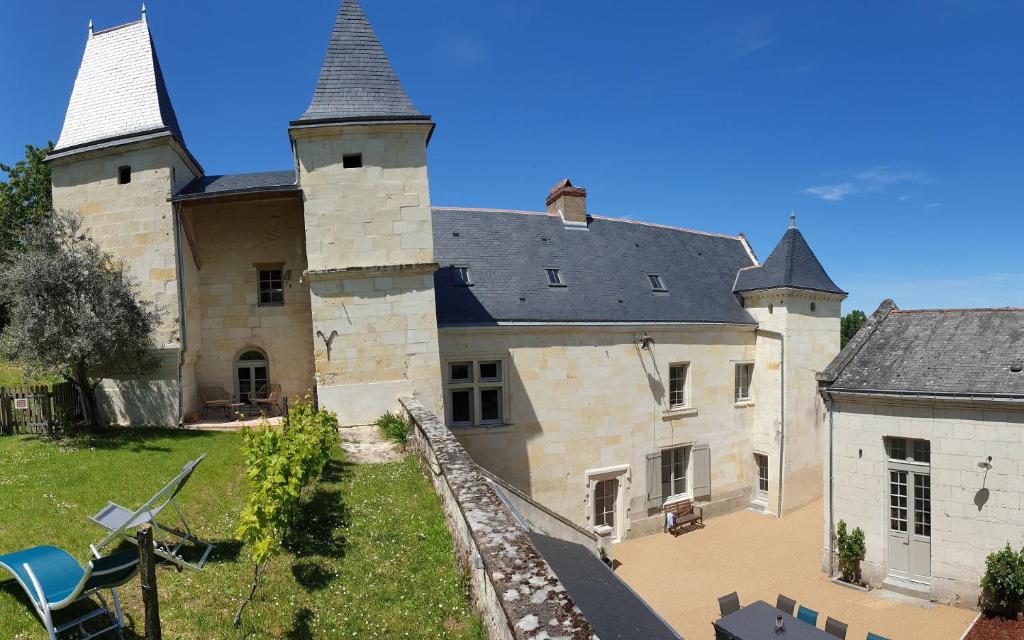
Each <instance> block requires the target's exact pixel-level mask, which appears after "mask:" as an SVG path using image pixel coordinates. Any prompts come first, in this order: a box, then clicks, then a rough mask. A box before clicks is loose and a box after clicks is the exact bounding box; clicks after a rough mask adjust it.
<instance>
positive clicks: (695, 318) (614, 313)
mask: <svg viewBox="0 0 1024 640" xmlns="http://www.w3.org/2000/svg"><path fill="white" fill-rule="evenodd" d="M433 231H434V259H435V260H436V261H437V262H438V263H439V265H440V269H439V270H438V271H437V273H436V274H435V276H434V287H435V295H436V300H437V318H438V322H439V323H440V324H442V325H466V324H468V325H486V324H493V323H495V322H499V321H523V322H625V323H655V322H712V323H742V324H754V323H755V321H754V319H753V318H752V317H751V316H750V315H749V314H748V313H747V311H746V310H745V309H743V307H742V306H741V305H740V302H739V299H738V297H737V296H736V295H734V294H733V292H732V285H733V282H734V280H735V278H736V272H737V270H738V269H740V268H741V267H747V266H750V265H752V264H754V262H753V260H752V258H751V256H750V254H749V253H748V252H747V249H746V245H745V244H744V242H743V240H742V239H741V238H738V237H734V236H725V235H715V234H708V233H700V232H695V231H686V230H682V229H675V228H671V227H662V226H657V225H651V224H644V223H637V222H630V221H625V220H615V219H610V218H600V217H591V220H590V223H589V225H588V228H585V229H578V228H576V229H574V228H568V227H566V226H565V225H564V224H563V222H562V220H561V219H560V218H559V217H557V216H550V215H547V214H543V213H524V212H509V211H487V210H473V209H444V208H437V209H434V211H433ZM453 265H457V266H468V267H469V268H470V277H471V279H472V282H473V284H472V286H468V287H466V286H456V285H455V284H454V283H453V281H452V275H453V274H452V268H451V267H452V266H453ZM546 268H557V269H560V270H561V274H562V276H563V279H564V281H565V283H566V286H564V287H551V286H548V281H547V276H546V273H545V269H546ZM648 274H658V275H660V276H661V277H662V279H663V280H664V282H665V285H666V287H667V289H668V292H667V293H655V292H654V291H652V290H651V284H650V281H649V280H648V277H647V276H648Z"/></svg>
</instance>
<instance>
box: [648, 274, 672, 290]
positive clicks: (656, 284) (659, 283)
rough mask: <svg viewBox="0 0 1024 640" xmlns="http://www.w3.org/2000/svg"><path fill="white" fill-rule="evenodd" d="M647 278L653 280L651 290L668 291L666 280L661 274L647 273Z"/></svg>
mask: <svg viewBox="0 0 1024 640" xmlns="http://www.w3.org/2000/svg"><path fill="white" fill-rule="evenodd" d="M647 279H648V280H650V281H651V291H668V288H667V287H666V286H665V281H664V280H662V279H661V276H660V275H658V274H656V273H649V274H647Z"/></svg>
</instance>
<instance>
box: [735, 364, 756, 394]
mask: <svg viewBox="0 0 1024 640" xmlns="http://www.w3.org/2000/svg"><path fill="white" fill-rule="evenodd" d="M740 367H750V375H749V376H748V377H747V395H746V396H744V397H740V393H739V392H740V384H739V376H740ZM732 380H733V383H732V384H733V388H732V398H733V403H734V404H749V403H751V402H753V400H754V363H753V362H737V363H735V365H734V366H733V374H732Z"/></svg>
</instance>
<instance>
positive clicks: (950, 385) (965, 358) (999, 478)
mask: <svg viewBox="0 0 1024 640" xmlns="http://www.w3.org/2000/svg"><path fill="white" fill-rule="evenodd" d="M818 381H819V389H820V392H821V395H822V398H823V399H824V401H825V406H826V411H827V422H828V433H827V441H826V446H825V451H826V468H825V474H824V475H825V499H826V503H825V530H826V533H825V549H824V554H823V564H824V568H825V570H826V571H829V572H833V571H834V570H835V563H834V561H833V555H832V553H833V552H834V544H833V542H832V535H833V534H834V531H835V528H836V525H837V523H838V522H839V521H840V520H845V521H846V523H847V525H848V526H849V527H851V528H852V527H860V528H862V529H863V530H864V532H865V536H866V543H867V555H866V558H865V561H864V563H863V565H862V569H863V578H864V580H865V581H866V582H868V583H869V584H871V585H874V586H883V587H886V588H890V589H894V590H897V591H902V592H906V593H911V594H914V595H919V596H922V597H925V598H928V599H930V600H935V601H939V602H944V603H950V604H955V605H959V606H966V607H976V606H977V604H978V596H979V594H980V587H979V586H978V583H979V580H980V578H981V575H982V573H983V571H984V568H985V557H986V556H987V555H988V554H989V553H991V552H992V551H995V550H997V549H999V548H1001V547H1003V546H1004V545H1006V544H1007V543H1010V544H1011V545H1012V546H1014V547H1017V548H1019V547H1020V546H1021V544H1022V543H1024V508H1022V507H1024V503H1022V496H1024V437H1022V434H1024V309H935V310H914V311H904V310H900V309H899V308H897V306H896V304H895V303H894V302H893V301H892V300H886V301H885V302H883V303H882V304H881V306H879V307H878V310H876V311H875V313H874V314H872V316H871V317H870V318H869V319H868V321H867V323H866V324H865V326H864V327H863V328H862V329H861V330H860V331H859V332H858V333H857V335H856V336H855V337H854V338H853V339H852V340H851V341H850V342H849V343H848V344H847V345H846V347H845V348H844V349H843V350H842V352H840V354H839V355H838V356H837V357H836V359H835V360H834V361H833V362H832V364H831V365H829V367H828V368H827V369H826V370H825V371H823V372H822V373H820V374H819V375H818Z"/></svg>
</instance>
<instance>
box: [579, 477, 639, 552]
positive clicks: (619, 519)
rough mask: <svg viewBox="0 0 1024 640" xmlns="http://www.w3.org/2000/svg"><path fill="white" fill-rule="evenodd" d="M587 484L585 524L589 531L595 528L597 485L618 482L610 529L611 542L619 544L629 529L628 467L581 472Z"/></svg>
mask: <svg viewBox="0 0 1024 640" xmlns="http://www.w3.org/2000/svg"><path fill="white" fill-rule="evenodd" d="M583 474H584V477H585V478H586V483H587V504H586V507H587V522H588V523H590V527H591V529H593V528H594V527H595V515H596V514H595V513H594V510H595V507H596V506H597V499H596V495H595V494H596V491H595V490H596V489H597V483H598V482H600V481H602V480H618V481H619V484H618V493H617V494H616V496H615V512H614V513H615V526H614V527H612V542H621V541H622V539H623V538H624V537H625V536H626V530H627V529H629V526H630V522H629V505H628V504H627V503H628V499H627V496H628V495H629V492H628V490H629V483H630V477H629V465H628V464H620V465H615V466H610V467H601V468H598V469H587V470H586V471H584V472H583Z"/></svg>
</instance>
